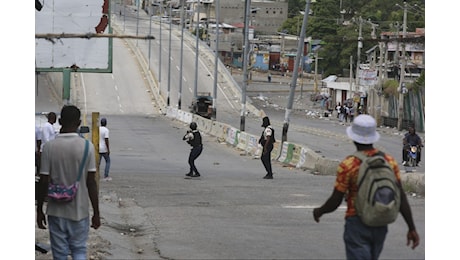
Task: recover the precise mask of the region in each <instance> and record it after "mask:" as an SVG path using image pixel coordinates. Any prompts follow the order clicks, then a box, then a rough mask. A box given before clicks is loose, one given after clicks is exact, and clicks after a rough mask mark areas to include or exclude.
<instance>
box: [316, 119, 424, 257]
mask: <svg viewBox="0 0 460 260" xmlns="http://www.w3.org/2000/svg"><path fill="white" fill-rule="evenodd" d="M346 132H347V135H348V137H350V139H351V140H353V143H354V144H355V146H356V149H357V151H360V152H362V153H364V154H365V155H366V156H373V155H375V154H377V153H380V151H379V150H378V149H376V148H374V147H373V144H374V143H375V142H377V141H378V140H379V138H380V135H379V133H378V132H377V124H376V122H375V119H374V118H373V117H371V116H369V115H365V114H362V115H359V116H357V117H356V118H355V119H354V120H353V122H352V125H351V126H349V127H347V130H346ZM384 158H385V160H386V161H387V162H388V163H389V165H390V167H391V168H392V169H393V171H394V173H395V177H396V180H397V183H398V186H399V189H400V195H401V205H400V209H399V212H400V213H401V214H402V216H403V218H404V220H405V221H406V223H407V226H408V228H409V231H408V233H407V245H410V243H411V242H412V249H414V248H415V247H417V246H418V245H419V243H420V239H419V236H418V233H417V231H416V229H415V225H414V220H413V218H412V211H411V208H410V206H409V203H408V201H407V197H406V194H405V193H404V190H403V189H402V185H401V176H400V172H399V168H398V163H397V162H396V160H395V159H394V158H393V157H392V156H391V155H388V154H384ZM360 164H361V160H360V159H359V158H358V157H356V156H354V155H350V156H347V157H346V158H345V159H344V160H342V161H341V162H340V164H339V166H338V169H337V178H336V181H335V185H334V191H333V193H332V195H331V196H330V197H329V199H328V200H327V201H326V202H325V203H324V205H322V206H321V207H318V208H315V209H314V210H313V218H314V220H315V221H316V222H318V223H319V219H320V218H321V216H322V215H323V214H326V213H330V212H333V211H335V210H336V209H337V208H338V207H339V206H340V204H341V203H342V199H343V197H344V196H345V195H346V201H347V210H346V213H345V230H344V233H343V239H344V242H345V249H346V256H347V259H378V257H379V255H380V253H381V252H382V249H383V244H384V242H385V237H386V234H387V232H388V225H384V226H378V227H371V226H368V225H366V224H364V223H363V222H362V221H361V218H360V217H359V216H358V215H357V213H356V208H355V200H356V197H357V193H358V184H357V180H358V173H359V168H360Z"/></svg>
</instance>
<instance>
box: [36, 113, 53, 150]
mask: <svg viewBox="0 0 460 260" xmlns="http://www.w3.org/2000/svg"><path fill="white" fill-rule="evenodd" d="M46 117H47V118H48V122H46V123H45V124H44V125H43V127H42V143H41V148H40V151H42V150H43V145H45V143H47V142H49V141H51V140H53V139H54V138H55V137H56V130H55V129H54V126H53V125H54V123H56V113H54V112H49V113H48V115H46Z"/></svg>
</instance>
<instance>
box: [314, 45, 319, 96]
mask: <svg viewBox="0 0 460 260" xmlns="http://www.w3.org/2000/svg"><path fill="white" fill-rule="evenodd" d="M313 85H314V90H315V95H316V93H318V50H317V51H315V82H313Z"/></svg>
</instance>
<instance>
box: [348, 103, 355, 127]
mask: <svg viewBox="0 0 460 260" xmlns="http://www.w3.org/2000/svg"><path fill="white" fill-rule="evenodd" d="M349 111H350V114H349V117H350V123H352V122H353V119H354V118H355V108H354V107H353V106H350V108H349Z"/></svg>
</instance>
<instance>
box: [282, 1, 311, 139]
mask: <svg viewBox="0 0 460 260" xmlns="http://www.w3.org/2000/svg"><path fill="white" fill-rule="evenodd" d="M306 2H307V3H306V4H305V14H304V16H303V22H302V30H301V32H300V39H299V42H298V47H297V55H296V58H295V63H294V71H293V72H292V79H291V85H290V89H289V99H288V105H287V107H286V113H285V116H284V124H283V133H282V136H281V139H282V141H283V142H284V141H287V132H288V129H289V117H290V114H291V111H292V104H293V102H294V94H295V88H296V85H297V76H298V74H299V64H300V58H301V56H302V54H303V48H304V45H305V31H306V28H307V21H308V10H309V9H310V0H307V1H306Z"/></svg>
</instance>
